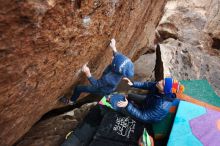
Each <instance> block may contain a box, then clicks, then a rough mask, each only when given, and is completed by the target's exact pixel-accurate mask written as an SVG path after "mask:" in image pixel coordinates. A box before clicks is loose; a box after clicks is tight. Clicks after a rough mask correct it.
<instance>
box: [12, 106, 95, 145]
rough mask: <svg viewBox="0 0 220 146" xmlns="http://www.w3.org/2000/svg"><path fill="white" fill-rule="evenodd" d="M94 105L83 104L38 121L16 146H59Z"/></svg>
mask: <svg viewBox="0 0 220 146" xmlns="http://www.w3.org/2000/svg"><path fill="white" fill-rule="evenodd" d="M96 104H97V103H96V102H94V103H88V104H84V105H83V106H82V107H80V108H76V109H74V110H72V111H70V112H67V113H65V114H62V115H58V116H56V117H52V118H49V119H47V120H43V121H40V122H39V123H37V124H36V125H34V126H33V127H32V128H31V130H30V131H28V133H27V134H25V135H24V137H23V138H22V139H21V140H20V141H19V142H18V143H17V144H16V146H40V145H41V146H60V145H61V144H62V142H63V141H64V139H65V136H66V134H67V133H69V132H70V131H72V130H73V129H74V128H75V127H76V126H77V125H78V124H79V123H80V122H81V121H82V120H83V118H84V117H85V115H86V114H87V113H88V111H89V110H90V109H91V108H92V107H93V106H94V105H96Z"/></svg>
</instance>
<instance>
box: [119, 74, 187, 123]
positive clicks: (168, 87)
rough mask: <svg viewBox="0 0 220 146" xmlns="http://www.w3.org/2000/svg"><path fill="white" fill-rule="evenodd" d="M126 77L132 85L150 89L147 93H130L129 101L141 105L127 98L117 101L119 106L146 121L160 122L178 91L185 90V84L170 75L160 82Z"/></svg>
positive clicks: (136, 117) (134, 116) (138, 118)
mask: <svg viewBox="0 0 220 146" xmlns="http://www.w3.org/2000/svg"><path fill="white" fill-rule="evenodd" d="M124 79H125V80H127V82H128V85H129V86H131V87H134V88H140V89H146V90H149V91H150V93H149V94H147V95H137V94H128V96H127V98H128V100H129V101H130V100H132V101H134V102H135V103H138V105H141V106H135V105H134V104H133V103H132V102H128V100H127V99H126V98H125V100H124V101H119V102H117V106H118V107H121V108H124V109H125V111H127V113H128V114H129V115H130V116H132V117H133V118H135V119H137V120H139V121H141V122H144V123H152V122H158V121H160V120H162V119H163V118H165V117H166V115H167V114H168V112H169V109H170V107H171V106H172V103H173V102H174V101H176V100H177V99H176V93H183V91H184V86H183V85H181V84H180V83H179V82H178V81H177V80H174V79H172V78H170V77H167V78H164V79H163V80H161V81H159V82H131V80H129V79H128V78H124Z"/></svg>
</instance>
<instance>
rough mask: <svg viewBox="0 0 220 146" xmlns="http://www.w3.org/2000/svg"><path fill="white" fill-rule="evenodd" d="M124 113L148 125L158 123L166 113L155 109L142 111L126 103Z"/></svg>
mask: <svg viewBox="0 0 220 146" xmlns="http://www.w3.org/2000/svg"><path fill="white" fill-rule="evenodd" d="M126 111H127V112H128V113H129V114H130V115H131V116H132V117H134V118H135V119H137V120H139V121H141V122H144V123H149V122H158V121H160V120H162V119H163V118H164V117H165V116H166V115H167V112H166V111H164V110H161V109H156V110H142V109H139V108H137V107H135V106H134V105H132V104H131V103H128V105H127V107H126Z"/></svg>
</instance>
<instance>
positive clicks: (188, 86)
mask: <svg viewBox="0 0 220 146" xmlns="http://www.w3.org/2000/svg"><path fill="white" fill-rule="evenodd" d="M181 83H182V84H183V85H184V86H185V91H184V94H186V95H189V96H191V97H193V98H195V99H197V100H200V101H203V102H205V103H208V104H210V105H213V106H216V107H220V97H219V96H218V95H216V93H215V91H214V90H213V88H212V87H211V85H210V84H209V82H208V81H207V80H183V81H181Z"/></svg>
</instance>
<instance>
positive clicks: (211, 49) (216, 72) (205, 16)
mask: <svg viewBox="0 0 220 146" xmlns="http://www.w3.org/2000/svg"><path fill="white" fill-rule="evenodd" d="M219 9H220V5H219V1H218V0H202V1H197V0H193V1H187V0H183V1H175V0H170V1H168V3H167V5H166V12H165V14H164V16H163V18H162V20H161V22H160V24H159V26H158V28H157V31H158V36H159V38H160V41H161V42H160V45H159V47H158V48H159V52H160V55H161V61H162V64H163V65H162V66H163V69H164V70H163V74H164V75H166V74H171V75H172V76H174V77H175V78H177V79H207V80H208V81H209V82H210V83H211V85H212V86H213V87H214V89H215V91H216V93H217V94H218V95H220V86H219V85H220V64H219V62H220V51H219V48H220V41H219V38H220V33H219V31H220V29H219V19H220V14H219Z"/></svg>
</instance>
